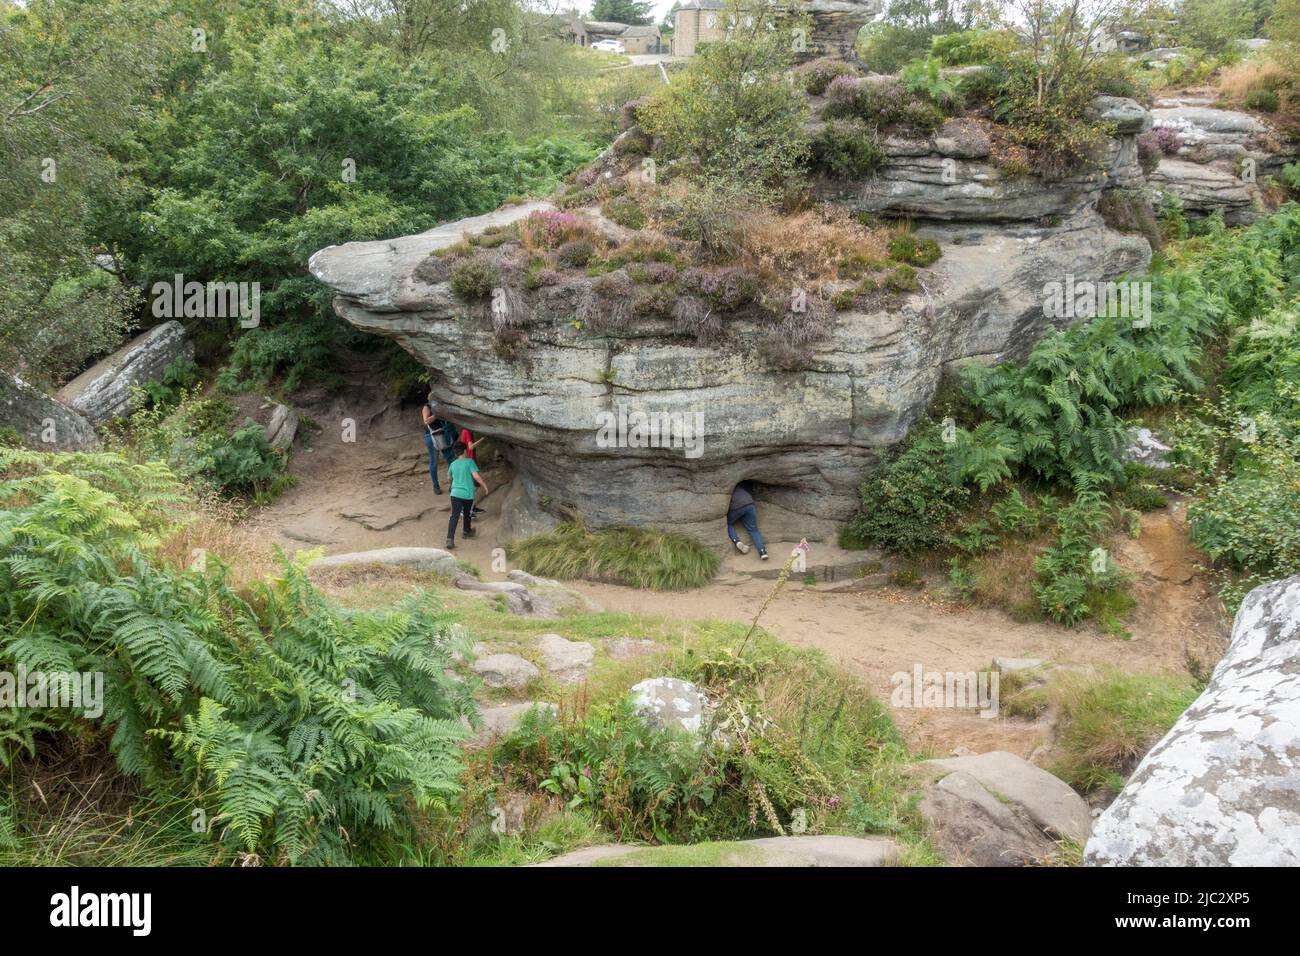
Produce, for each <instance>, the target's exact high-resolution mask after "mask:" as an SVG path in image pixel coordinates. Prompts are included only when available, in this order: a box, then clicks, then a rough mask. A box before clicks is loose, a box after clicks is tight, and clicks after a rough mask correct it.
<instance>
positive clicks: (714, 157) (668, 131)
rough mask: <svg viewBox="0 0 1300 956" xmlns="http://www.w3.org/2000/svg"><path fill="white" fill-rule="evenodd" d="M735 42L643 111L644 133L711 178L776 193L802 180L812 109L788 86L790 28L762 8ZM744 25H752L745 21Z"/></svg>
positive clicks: (708, 49) (712, 50) (716, 48)
mask: <svg viewBox="0 0 1300 956" xmlns="http://www.w3.org/2000/svg"><path fill="white" fill-rule="evenodd" d="M752 16H753V18H752V20H750V21H749V22H748V23H747V24H745V25H741V26H737V27H736V29H735V30H734V31H733V32H732V34H731V35H730V36H729V38H728V39H727V40H725V41H722V42H717V43H710V44H706V45H704V46H702V47H701V49H700V51H699V53H698V54H697V55H696V56H695V57H693V58H692V59H691V61H690V64H689V65H688V66H687V68H686V70H684V71H683V72H682V73H681V74H679V75H678V76H677V77H676V78H675V79H674V80H673V83H672V85H670V86H668V87H666V88H664V89H662V90H660V91H659V92H658V93H657V94H656V95H654V96H653V97H652V98H651V100H650V102H649V103H647V104H646V105H644V106H642V107H641V108H640V110H638V116H639V118H640V121H641V126H642V128H643V129H645V130H646V132H648V133H650V134H651V135H652V136H658V137H661V138H662V139H663V142H664V144H665V150H666V156H667V157H668V158H682V159H685V160H687V161H688V162H689V163H691V164H692V165H693V166H694V168H695V170H696V171H697V172H698V173H699V174H701V175H703V176H705V177H717V178H721V179H725V180H727V181H728V182H732V183H742V184H752V186H753V188H754V190H756V192H760V193H761V192H763V191H765V190H767V191H770V190H773V189H776V188H779V187H780V186H781V185H783V184H785V183H787V182H789V181H791V180H794V179H797V178H798V176H799V170H800V166H801V164H802V161H803V158H804V156H805V155H806V154H807V149H808V146H807V141H806V137H805V136H804V134H803V131H802V128H801V123H802V121H803V118H804V115H805V113H806V111H807V102H806V100H805V98H804V96H803V94H802V93H801V92H799V91H798V90H797V89H796V88H795V87H794V86H793V85H791V84H790V83H789V82H788V81H787V79H786V75H785V73H786V70H787V69H788V68H789V67H790V65H791V59H792V53H791V48H792V44H791V40H790V36H789V34H788V32H787V29H786V27H788V25H789V24H788V23H787V24H782V25H780V28H777V20H776V19H775V14H774V13H773V11H772V10H771V9H767V8H759V9H757V10H756V11H755V12H754V13H753V15H752ZM740 22H741V23H742V24H744V20H743V19H742V20H741V21H740Z"/></svg>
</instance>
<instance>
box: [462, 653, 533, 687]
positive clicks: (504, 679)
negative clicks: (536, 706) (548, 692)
mask: <svg viewBox="0 0 1300 956" xmlns="http://www.w3.org/2000/svg"><path fill="white" fill-rule="evenodd" d="M470 669H471V670H473V671H474V673H476V674H478V675H479V676H480V677H482V678H483V683H485V684H487V685H488V686H489V687H510V688H513V689H518V688H520V687H524V686H526V685H527V684H528V682H529V681H532V680H536V679H537V678H538V677H540V676H541V673H542V672H541V671H539V670H538V669H537V666H536V665H535V664H533V663H532V662H531V661H526V660H524V659H523V658H522V657H520V656H518V655H517V654H488V655H487V656H485V657H480V658H478V659H477V660H475V661H474V663H473V664H471V665H470Z"/></svg>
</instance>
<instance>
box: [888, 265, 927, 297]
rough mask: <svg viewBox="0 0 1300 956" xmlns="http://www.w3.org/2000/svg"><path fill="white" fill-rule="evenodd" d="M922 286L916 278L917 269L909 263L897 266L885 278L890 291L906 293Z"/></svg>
mask: <svg viewBox="0 0 1300 956" xmlns="http://www.w3.org/2000/svg"><path fill="white" fill-rule="evenodd" d="M920 287H921V284H920V282H919V281H918V280H917V278H916V270H915V269H913V268H912V267H911V266H909V265H900V266H897V267H895V269H894V271H893V272H891V273H890V274H889V277H888V278H887V279H885V288H886V289H888V290H889V291H890V292H897V293H900V294H901V293H904V292H915V291H916V290H917V289H919V288H920Z"/></svg>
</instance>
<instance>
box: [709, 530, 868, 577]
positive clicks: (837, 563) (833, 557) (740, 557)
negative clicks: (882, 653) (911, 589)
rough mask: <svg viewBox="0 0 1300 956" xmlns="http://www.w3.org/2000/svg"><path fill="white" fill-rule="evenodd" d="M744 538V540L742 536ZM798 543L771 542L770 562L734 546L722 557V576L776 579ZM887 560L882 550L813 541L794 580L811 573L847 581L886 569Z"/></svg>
mask: <svg viewBox="0 0 1300 956" xmlns="http://www.w3.org/2000/svg"><path fill="white" fill-rule="evenodd" d="M742 540H743V539H742ZM796 543H797V542H793V541H777V542H769V543H768V546H767V550H768V554H769V555H771V557H769V558H768V559H767V560H766V561H763V560H761V559H760V558H759V556H758V552H757V551H755V550H753V549H752V548H751V549H750V552H749V554H741V553H739V552H738V551H735V550H734V549H733V550H732V551H731V552H730V553H729V554H728V555H727V556H726V557H724V558H723V559H722V567H721V568H720V569H719V575H720V576H721V577H728V576H731V575H742V576H744V577H746V578H758V579H760V580H775V579H776V578H778V577H780V575H781V569H782V568H784V567H785V564H786V562H787V561H789V560H790V552H791V551H792V550H793V549H794V546H795V544H796ZM884 567H885V562H884V560H883V556H882V555H881V553H880V552H878V551H873V550H866V551H846V550H844V549H843V548H841V547H838V546H836V545H825V544H812V545H809V547H808V553H807V554H806V555H804V560H803V569H802V570H799V569H796V570H794V571H792V572H791V574H790V578H791V580H802V579H803V578H804V577H805V576H807V575H808V574H812V575H813V576H815V577H816V578H817V580H818V582H819V583H823V582H826V583H829V582H833V581H844V580H849V579H852V578H857V577H861V576H862V575H863V573H867V574H870V573H874V572H875V571H879V570H883V569H884Z"/></svg>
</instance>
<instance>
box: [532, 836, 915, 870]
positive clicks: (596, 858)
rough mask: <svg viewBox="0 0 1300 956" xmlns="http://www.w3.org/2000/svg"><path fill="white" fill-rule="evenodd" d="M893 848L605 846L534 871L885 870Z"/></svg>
mask: <svg viewBox="0 0 1300 956" xmlns="http://www.w3.org/2000/svg"><path fill="white" fill-rule="evenodd" d="M897 858H898V845H897V844H896V843H895V842H894V841H893V840H890V839H887V838H885V837H849V836H791V837H762V838H760V839H757V840H740V841H735V842H725V843H696V844H691V845H689V846H627V845H621V844H607V845H605V846H590V847H587V848H585V849H582V850H574V851H572V852H571V853H565V854H562V855H561V856H557V857H555V858H553V859H550V860H547V861H546V862H545V863H535V864H533V865H534V866H554V867H571V866H682V865H697V866H724V867H725V866H800V867H805V866H817V867H820V866H889V865H891V864H892V863H894V862H895V861H896V860H897Z"/></svg>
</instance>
